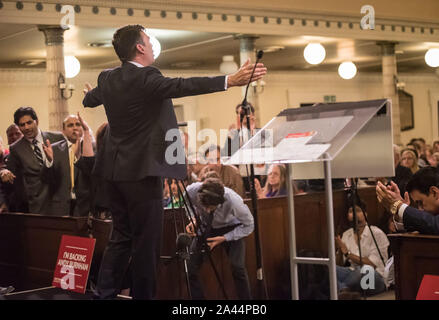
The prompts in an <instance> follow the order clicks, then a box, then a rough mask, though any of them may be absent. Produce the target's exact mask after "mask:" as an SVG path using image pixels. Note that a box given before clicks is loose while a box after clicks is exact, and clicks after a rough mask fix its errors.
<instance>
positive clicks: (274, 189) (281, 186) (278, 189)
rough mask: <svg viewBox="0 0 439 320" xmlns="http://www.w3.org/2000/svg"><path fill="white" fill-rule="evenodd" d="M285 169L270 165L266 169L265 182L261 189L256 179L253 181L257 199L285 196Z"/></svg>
mask: <svg viewBox="0 0 439 320" xmlns="http://www.w3.org/2000/svg"><path fill="white" fill-rule="evenodd" d="M286 181H287V169H286V168H285V166H284V165H283V164H272V165H271V166H270V167H269V168H268V174H267V182H266V183H265V186H264V187H263V188H261V184H260V183H259V180H258V179H255V188H256V193H257V195H258V198H259V199H262V198H271V197H279V196H285V195H286V194H287V184H286Z"/></svg>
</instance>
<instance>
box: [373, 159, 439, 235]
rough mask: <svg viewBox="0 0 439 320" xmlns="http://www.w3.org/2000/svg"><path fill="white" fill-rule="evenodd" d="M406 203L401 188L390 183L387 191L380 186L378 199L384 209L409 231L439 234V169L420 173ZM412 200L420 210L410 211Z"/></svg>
mask: <svg viewBox="0 0 439 320" xmlns="http://www.w3.org/2000/svg"><path fill="white" fill-rule="evenodd" d="M406 190H407V192H405V194H404V199H402V197H401V196H400V191H399V188H398V186H397V185H396V184H395V183H394V182H391V185H390V186H388V187H386V186H384V185H383V184H382V183H381V182H378V184H377V197H378V200H379V201H380V202H381V203H382V204H383V206H384V207H385V208H386V209H388V210H389V211H390V212H391V213H392V214H393V216H394V219H395V221H400V222H402V224H403V225H404V228H405V229H406V230H408V231H419V232H420V233H423V234H439V174H438V172H437V170H436V168H433V167H425V168H422V169H420V170H419V171H417V172H416V173H415V174H414V175H413V177H412V178H411V179H410V181H409V182H408V184H407V187H406ZM409 194H410V197H411V198H412V200H413V201H414V202H415V204H414V205H416V206H417V207H419V209H421V210H419V209H416V208H413V207H410V206H409V205H410V198H409Z"/></svg>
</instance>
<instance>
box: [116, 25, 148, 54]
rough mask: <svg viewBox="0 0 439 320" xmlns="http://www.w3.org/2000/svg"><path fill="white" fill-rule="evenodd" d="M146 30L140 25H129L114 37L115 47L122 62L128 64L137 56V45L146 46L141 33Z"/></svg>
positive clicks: (118, 31) (119, 30)
mask: <svg viewBox="0 0 439 320" xmlns="http://www.w3.org/2000/svg"><path fill="white" fill-rule="evenodd" d="M143 29H145V28H144V27H143V26H141V25H140V24H136V25H128V26H125V27H122V28H120V29H118V30H117V31H116V32H115V33H114V35H113V47H114V51H116V54H117V56H118V57H119V59H120V61H122V62H127V61H130V60H131V59H133V58H134V57H135V56H136V45H137V44H138V43H140V44H143V45H144V44H145V43H144V42H143V40H142V36H141V33H140V32H142V30H143Z"/></svg>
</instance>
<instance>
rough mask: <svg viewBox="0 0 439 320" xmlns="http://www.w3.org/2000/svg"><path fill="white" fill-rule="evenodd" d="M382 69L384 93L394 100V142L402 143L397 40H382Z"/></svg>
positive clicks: (379, 43) (385, 96)
mask: <svg viewBox="0 0 439 320" xmlns="http://www.w3.org/2000/svg"><path fill="white" fill-rule="evenodd" d="M377 44H378V45H380V46H381V52H382V69H383V94H384V98H388V99H391V100H392V123H393V143H395V144H401V143H402V141H401V120H400V110H399V98H398V90H397V88H396V79H397V74H398V73H397V70H396V56H395V45H396V44H397V43H396V42H388V41H380V42H378V43H377Z"/></svg>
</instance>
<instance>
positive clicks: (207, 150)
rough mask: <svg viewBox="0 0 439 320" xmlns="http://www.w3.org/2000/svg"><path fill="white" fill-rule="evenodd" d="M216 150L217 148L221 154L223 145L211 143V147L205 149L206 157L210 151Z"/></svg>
mask: <svg viewBox="0 0 439 320" xmlns="http://www.w3.org/2000/svg"><path fill="white" fill-rule="evenodd" d="M215 150H216V151H217V152H218V153H219V154H221V147H220V146H217V145H216V144H211V145H210V146H209V148H207V149H206V150H205V151H204V157H205V158H207V155H208V154H209V153H210V152H212V151H215Z"/></svg>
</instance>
